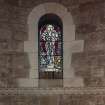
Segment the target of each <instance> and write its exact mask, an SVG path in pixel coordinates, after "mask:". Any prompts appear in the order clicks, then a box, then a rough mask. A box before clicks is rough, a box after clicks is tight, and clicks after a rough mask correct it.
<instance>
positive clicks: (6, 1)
mask: <svg viewBox="0 0 105 105" xmlns="http://www.w3.org/2000/svg"><path fill="white" fill-rule="evenodd" d="M52 1H53V2H57V3H61V4H63V5H64V6H66V7H67V8H68V11H70V12H71V13H72V16H73V19H74V23H75V25H76V32H75V34H76V36H75V37H76V38H75V39H76V40H84V43H85V45H84V51H83V52H80V53H73V54H72V67H73V69H74V71H75V76H77V77H81V78H83V80H84V88H87V87H91V88H93V87H96V91H97V88H98V87H101V88H102V87H105V49H104V48H105V42H104V41H105V35H104V33H105V30H104V29H105V14H104V12H105V1H104V0H66V1H65V0H43V1H42V0H0V88H4V87H7V88H8V89H7V88H6V89H7V90H6V89H5V90H6V91H10V90H9V88H11V87H12V88H14V87H15V88H17V87H18V82H17V80H18V79H19V78H28V77H29V68H30V62H29V59H28V54H27V53H26V52H24V41H27V40H28V27H27V17H28V15H29V13H30V11H31V10H32V9H33V7H35V6H36V5H38V4H41V3H45V2H52ZM17 89H18V88H17ZM30 90H31V92H32V91H34V90H33V89H32V88H30ZM69 90H70V89H68V91H69ZM56 91H57V92H59V91H60V89H59V88H58V89H56ZM64 91H66V89H64ZM92 91H94V89H93V90H91V92H92ZM3 92H4V91H2V94H1V93H0V104H1V105H14V104H15V105H53V104H55V105H71V104H72V105H84V104H86V105H100V104H101V105H104V104H105V94H104V93H103V90H102V91H101V89H100V92H101V93H103V94H101V95H100V94H98V92H99V91H98V92H97V94H88V92H87V93H85V91H84V94H78V93H77V94H74V93H73V92H72V94H70V95H66V94H58V95H57V94H51V95H47V94H46V95H35V94H34V95H33V94H31V95H30V94H29V95H28V94H25V92H23V93H24V94H23V93H22V95H19V94H10V95H8V94H7V95H3ZM28 92H30V91H29V90H28ZM74 92H75V93H76V92H77V91H76V90H75V89H74ZM42 93H43V91H42ZM67 93H68V92H67ZM80 93H82V89H81V91H80ZM20 94H21V92H20Z"/></svg>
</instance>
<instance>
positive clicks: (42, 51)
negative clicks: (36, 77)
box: [39, 23, 63, 78]
mask: <svg viewBox="0 0 105 105" xmlns="http://www.w3.org/2000/svg"><path fill="white" fill-rule="evenodd" d="M62 49H63V46H62V31H61V27H60V26H59V25H57V24H51V23H48V24H44V25H42V26H41V27H40V30H39V66H40V67H39V69H40V72H44V73H45V72H46V73H53V75H54V74H55V75H56V73H60V72H61V73H62V69H63V59H62ZM57 78H59V77H57Z"/></svg>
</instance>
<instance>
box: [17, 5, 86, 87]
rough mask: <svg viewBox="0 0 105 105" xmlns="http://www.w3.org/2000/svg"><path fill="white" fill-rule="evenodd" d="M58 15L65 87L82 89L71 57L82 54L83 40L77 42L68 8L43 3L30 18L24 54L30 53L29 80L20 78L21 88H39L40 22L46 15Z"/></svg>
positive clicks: (81, 81) (80, 80)
mask: <svg viewBox="0 0 105 105" xmlns="http://www.w3.org/2000/svg"><path fill="white" fill-rule="evenodd" d="M48 13H53V14H56V15H58V16H59V17H60V18H61V19H62V22H63V41H64V44H63V87H82V86H83V79H82V78H80V77H76V76H75V74H74V71H73V68H72V67H71V57H72V53H74V52H82V51H83V48H84V41H83V40H75V25H74V23H73V19H72V15H71V14H70V12H68V11H67V8H66V7H64V6H63V5H61V4H58V3H43V4H40V5H38V6H36V7H35V8H33V10H32V11H31V13H30V14H29V16H28V19H27V24H28V29H29V30H28V32H29V33H28V35H29V38H28V40H27V41H25V42H24V52H27V53H28V57H29V62H30V70H29V73H30V74H29V78H20V79H19V80H18V84H19V87H38V80H39V77H38V76H39V74H38V22H39V19H40V17H42V16H43V15H45V14H48Z"/></svg>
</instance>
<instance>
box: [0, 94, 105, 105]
mask: <svg viewBox="0 0 105 105" xmlns="http://www.w3.org/2000/svg"><path fill="white" fill-rule="evenodd" d="M0 104H1V105H14V104H15V105H71V104H72V105H84V104H85V105H100V104H101V105H104V104H105V95H41V96H40V95H39V96H36V95H32V96H23V95H21V96H20V95H19V96H2V97H1V96H0Z"/></svg>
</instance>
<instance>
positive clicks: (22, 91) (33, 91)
mask: <svg viewBox="0 0 105 105" xmlns="http://www.w3.org/2000/svg"><path fill="white" fill-rule="evenodd" d="M47 94H65V95H66V94H74V95H83V94H87V95H88V94H93V95H96V94H99V95H103V94H104V95H105V87H101V88H99V87H88V88H0V95H47Z"/></svg>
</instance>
